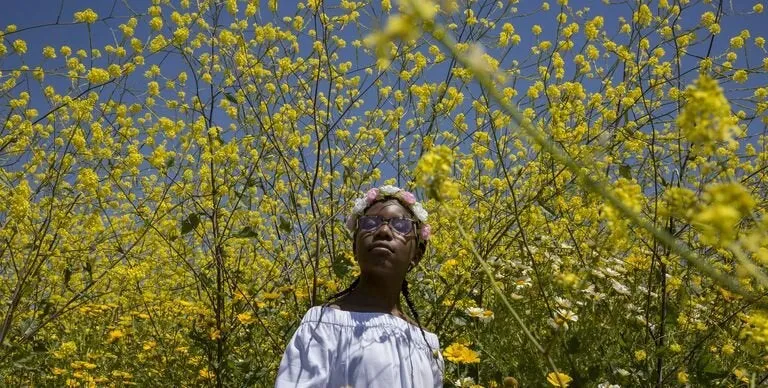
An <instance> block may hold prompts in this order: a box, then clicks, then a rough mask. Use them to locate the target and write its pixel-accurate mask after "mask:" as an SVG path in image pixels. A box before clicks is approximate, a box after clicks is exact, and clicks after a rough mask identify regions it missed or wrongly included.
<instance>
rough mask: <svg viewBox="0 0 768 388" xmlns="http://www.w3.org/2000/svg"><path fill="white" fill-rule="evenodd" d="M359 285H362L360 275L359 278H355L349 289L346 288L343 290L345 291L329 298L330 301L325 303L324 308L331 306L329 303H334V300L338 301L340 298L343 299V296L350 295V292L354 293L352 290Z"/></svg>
mask: <svg viewBox="0 0 768 388" xmlns="http://www.w3.org/2000/svg"><path fill="white" fill-rule="evenodd" d="M359 283H360V276H359V275H358V276H357V277H356V278H355V280H354V281H353V282H352V284H350V285H349V287H347V288H345V289H343V290H341V291H339V292H337V293H335V294H333V295H331V296H330V297H328V300H327V301H326V302H325V303H323V306H326V305H328V304H329V303H331V302H332V301H333V300H334V299H338V298H340V297H342V296H344V295H347V294H349V293H350V292H352V290H354V289H355V288H357V285H358V284H359Z"/></svg>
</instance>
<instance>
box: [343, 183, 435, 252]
mask: <svg viewBox="0 0 768 388" xmlns="http://www.w3.org/2000/svg"><path fill="white" fill-rule="evenodd" d="M385 197H392V198H395V199H398V200H399V201H400V202H401V203H402V204H404V205H406V206H407V207H408V209H410V210H411V212H412V213H413V215H414V216H416V218H417V219H418V220H419V222H420V223H421V228H420V229H419V236H420V237H421V239H422V240H429V238H430V237H431V235H432V228H430V226H429V225H427V224H426V221H427V217H429V214H428V213H427V211H426V210H424V207H423V206H422V205H421V203H420V202H417V201H416V196H415V195H413V193H411V192H409V191H405V190H403V189H401V188H399V187H395V186H392V185H385V186H381V187H379V188H373V189H370V190H368V191H367V192H366V193H365V195H364V196H363V197H362V198H358V199H356V200H355V205H354V206H353V207H352V214H350V215H349V217H347V229H349V230H350V231H352V232H354V231H355V228H356V227H357V218H358V217H360V216H361V215H362V214H363V212H364V211H365V209H366V208H367V207H368V206H370V205H372V204H373V203H374V202H376V201H378V200H381V199H383V198H385Z"/></svg>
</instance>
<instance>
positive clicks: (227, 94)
mask: <svg viewBox="0 0 768 388" xmlns="http://www.w3.org/2000/svg"><path fill="white" fill-rule="evenodd" d="M224 98H226V99H227V101H229V102H231V103H233V104H239V102H237V99H236V98H235V96H233V95H231V94H229V93H224Z"/></svg>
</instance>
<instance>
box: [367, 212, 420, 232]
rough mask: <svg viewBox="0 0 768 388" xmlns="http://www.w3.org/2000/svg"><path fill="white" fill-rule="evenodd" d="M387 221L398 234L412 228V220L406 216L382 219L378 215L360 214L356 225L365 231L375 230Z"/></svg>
mask: <svg viewBox="0 0 768 388" xmlns="http://www.w3.org/2000/svg"><path fill="white" fill-rule="evenodd" d="M384 222H387V223H388V224H389V226H390V227H392V229H394V230H396V231H397V232H398V233H400V234H408V233H410V231H411V229H412V228H413V221H411V220H409V219H407V218H389V219H384V218H383V217H379V216H362V217H360V218H359V219H358V224H357V225H358V227H359V228H360V229H362V230H365V231H370V230H376V229H378V228H379V227H380V226H381V224H383V223H384Z"/></svg>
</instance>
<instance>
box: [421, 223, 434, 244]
mask: <svg viewBox="0 0 768 388" xmlns="http://www.w3.org/2000/svg"><path fill="white" fill-rule="evenodd" d="M419 234H420V236H421V239H422V240H424V241H427V240H429V237H430V236H431V235H432V228H431V227H430V226H429V224H424V225H422V226H421V230H420V231H419Z"/></svg>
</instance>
